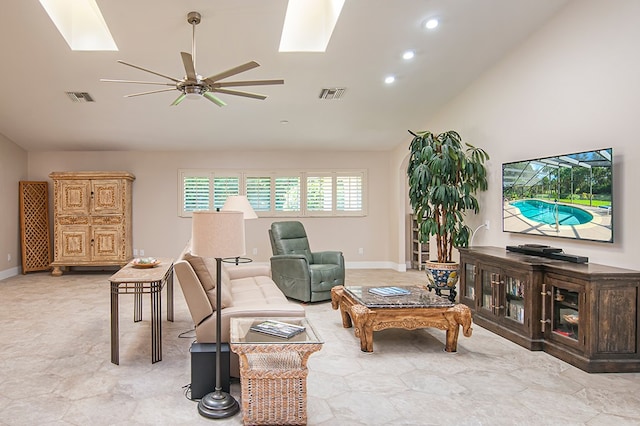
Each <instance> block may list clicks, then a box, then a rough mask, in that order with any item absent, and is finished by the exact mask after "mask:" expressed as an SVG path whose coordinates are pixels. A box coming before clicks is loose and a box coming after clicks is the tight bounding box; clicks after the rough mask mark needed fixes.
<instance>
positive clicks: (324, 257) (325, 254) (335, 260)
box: [311, 251, 344, 266]
mask: <svg viewBox="0 0 640 426" xmlns="http://www.w3.org/2000/svg"><path fill="white" fill-rule="evenodd" d="M311 255H312V256H313V263H316V264H319V263H322V264H332V265H341V266H344V257H343V256H342V252H341V251H319V252H315V253H311Z"/></svg>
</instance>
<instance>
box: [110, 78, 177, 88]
mask: <svg viewBox="0 0 640 426" xmlns="http://www.w3.org/2000/svg"><path fill="white" fill-rule="evenodd" d="M100 81H103V82H106V83H135V84H157V85H158V86H175V84H173V83H160V82H156V81H133V80H111V79H108V78H101V79H100Z"/></svg>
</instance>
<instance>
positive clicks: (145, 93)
mask: <svg viewBox="0 0 640 426" xmlns="http://www.w3.org/2000/svg"><path fill="white" fill-rule="evenodd" d="M172 90H176V89H175V88H172V89H160V90H152V91H150V92H141V93H132V94H130V95H124V97H125V98H132V97H134V96H142V95H150V94H152V93H160V92H170V91H172Z"/></svg>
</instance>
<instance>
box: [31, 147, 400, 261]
mask: <svg viewBox="0 0 640 426" xmlns="http://www.w3.org/2000/svg"><path fill="white" fill-rule="evenodd" d="M389 164H390V162H389V160H388V155H387V153H384V152H339V153H338V152H293V153H287V152H278V151H264V152H152V153H148V152H113V151H112V152H31V153H29V177H30V178H31V179H37V180H39V179H42V180H49V181H50V179H49V177H48V175H49V173H51V172H52V171H81V170H124V171H129V172H131V173H133V174H134V175H135V176H136V180H135V181H134V183H133V245H134V248H138V249H144V251H145V255H147V256H170V257H176V256H178V255H179V254H180V252H181V250H182V248H183V247H184V244H185V243H186V242H187V240H188V239H189V237H190V233H191V219H190V218H181V217H178V169H181V168H227V169H234V168H244V169H295V168H301V169H327V168H354V169H367V171H368V178H369V188H368V199H369V203H368V207H369V209H368V210H369V214H368V215H367V216H366V217H348V218H302V219H300V221H301V222H302V223H303V224H304V225H305V228H306V230H307V234H308V235H309V240H310V243H311V249H312V250H314V251H321V250H342V251H343V253H344V256H345V261H346V262H347V265H348V266H350V267H391V268H394V269H398V268H400V269H401V268H403V267H404V264H402V265H397V264H392V263H390V259H391V258H392V257H391V256H390V254H389V253H390V250H391V248H390V247H389V241H390V232H391V231H390V219H389V212H390V210H391V209H392V208H393V206H390V205H389V202H388V199H387V194H388V193H389V183H388V177H389ZM51 187H52V185H51ZM51 189H52V188H51ZM51 199H53V194H51ZM52 204H53V203H52ZM276 220H290V219H283V218H277V219H276V218H260V219H256V220H250V221H247V222H246V235H247V242H246V244H247V255H248V256H249V257H252V258H253V259H254V260H255V261H257V262H268V261H269V257H270V256H271V246H270V244H269V237H268V232H267V230H268V228H269V226H270V224H271V222H273V221H276ZM254 248H256V249H257V250H258V254H257V255H253V249H254ZM359 248H363V250H364V254H363V255H359V254H358V249H359Z"/></svg>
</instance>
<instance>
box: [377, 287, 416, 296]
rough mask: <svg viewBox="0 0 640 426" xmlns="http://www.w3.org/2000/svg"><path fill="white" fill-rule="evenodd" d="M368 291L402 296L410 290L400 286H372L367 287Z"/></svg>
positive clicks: (383, 294) (382, 294) (379, 294)
mask: <svg viewBox="0 0 640 426" xmlns="http://www.w3.org/2000/svg"><path fill="white" fill-rule="evenodd" d="M369 293H373V294H377V295H378V296H404V295H407V294H410V293H411V292H410V291H409V290H407V289H406V288H401V287H373V288H370V289H369Z"/></svg>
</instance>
